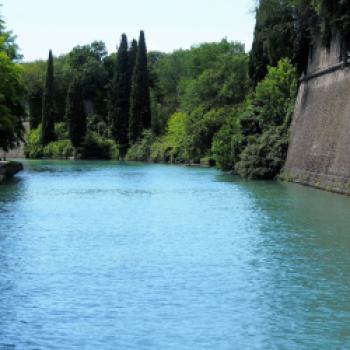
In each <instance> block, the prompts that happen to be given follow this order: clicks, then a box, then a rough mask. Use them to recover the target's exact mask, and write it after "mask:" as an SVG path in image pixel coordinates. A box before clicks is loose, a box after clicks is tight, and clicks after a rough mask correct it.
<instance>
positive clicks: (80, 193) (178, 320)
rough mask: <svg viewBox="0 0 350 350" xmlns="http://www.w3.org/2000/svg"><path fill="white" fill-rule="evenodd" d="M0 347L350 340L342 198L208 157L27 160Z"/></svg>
mask: <svg viewBox="0 0 350 350" xmlns="http://www.w3.org/2000/svg"><path fill="white" fill-rule="evenodd" d="M25 166H26V169H25V171H24V172H22V173H21V174H19V175H18V176H17V177H16V178H15V179H13V180H11V181H10V182H8V183H7V184H5V185H3V186H1V187H0V349H1V350H2V349H16V350H17V349H25V350H27V349H29V350H31V349H33V350H34V349H68V350H69V349H174V350H181V349H188V350H193V349H240V350H241V349H248V350H249V349H268V350H272V349H276V350H277V349H278V350H280V349H291V350H294V349H295V350H300V349H305V350H313V349H315V350H322V349H324V350H329V349H349V348H350V215H349V213H350V198H348V197H343V196H339V195H334V194H330V193H325V192H321V191H318V190H313V189H310V188H306V187H301V186H298V185H292V184H281V183H277V182H246V181H242V180H240V179H238V178H236V177H232V176H228V175H225V174H223V173H221V172H219V171H216V170H214V169H200V168H186V167H176V166H164V165H144V164H137V163H135V164H121V163H113V162H109V163H108V162H65V161H61V162H53V161H26V162H25Z"/></svg>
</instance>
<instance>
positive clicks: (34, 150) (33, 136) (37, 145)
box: [24, 124, 44, 159]
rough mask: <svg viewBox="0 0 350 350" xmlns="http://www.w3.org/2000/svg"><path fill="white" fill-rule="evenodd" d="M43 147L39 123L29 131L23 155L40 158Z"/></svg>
mask: <svg viewBox="0 0 350 350" xmlns="http://www.w3.org/2000/svg"><path fill="white" fill-rule="evenodd" d="M43 154H44V147H43V146H42V144H41V124H39V125H38V127H37V128H36V129H33V130H31V131H30V133H29V134H28V137H27V142H26V144H25V146H24V155H25V156H26V158H33V159H38V158H42V157H43Z"/></svg>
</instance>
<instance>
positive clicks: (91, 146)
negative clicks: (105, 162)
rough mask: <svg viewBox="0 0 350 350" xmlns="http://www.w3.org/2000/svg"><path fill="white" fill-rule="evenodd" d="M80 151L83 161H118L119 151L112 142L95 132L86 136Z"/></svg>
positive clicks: (90, 132)
mask: <svg viewBox="0 0 350 350" xmlns="http://www.w3.org/2000/svg"><path fill="white" fill-rule="evenodd" d="M80 151H81V157H82V158H83V159H118V158H119V151H118V147H117V145H116V143H115V142H114V141H113V140H109V139H105V138H103V137H102V136H100V135H99V134H98V133H97V132H94V131H89V132H88V133H87V134H86V137H85V140H84V142H83V145H82V148H81V149H80Z"/></svg>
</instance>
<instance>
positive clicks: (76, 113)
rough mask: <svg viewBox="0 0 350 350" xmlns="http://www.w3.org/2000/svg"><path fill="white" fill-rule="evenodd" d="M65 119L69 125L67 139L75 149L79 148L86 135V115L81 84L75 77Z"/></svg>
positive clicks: (68, 98)
mask: <svg viewBox="0 0 350 350" xmlns="http://www.w3.org/2000/svg"><path fill="white" fill-rule="evenodd" d="M66 118H67V120H68V125H69V137H70V140H71V142H72V144H73V146H74V147H75V148H78V147H80V146H81V144H82V143H83V141H84V138H85V135H86V114H85V111H84V101H83V92H82V86H81V82H80V79H79V77H78V76H76V77H75V78H74V79H73V81H72V82H71V84H70V86H69V89H68V94H67V104H66Z"/></svg>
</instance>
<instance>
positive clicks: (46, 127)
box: [42, 50, 56, 145]
mask: <svg viewBox="0 0 350 350" xmlns="http://www.w3.org/2000/svg"><path fill="white" fill-rule="evenodd" d="M53 84H54V70H53V57H52V51H51V50H50V52H49V60H48V63H47V73H46V83H45V89H44V94H43V107H42V143H43V145H47V144H48V143H50V142H52V141H54V140H55V115H56V107H55V96H54V85H53Z"/></svg>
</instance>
